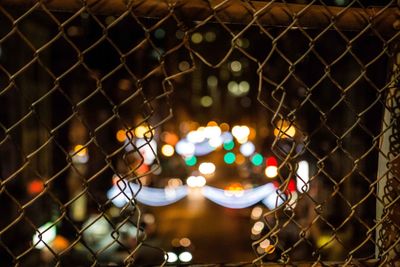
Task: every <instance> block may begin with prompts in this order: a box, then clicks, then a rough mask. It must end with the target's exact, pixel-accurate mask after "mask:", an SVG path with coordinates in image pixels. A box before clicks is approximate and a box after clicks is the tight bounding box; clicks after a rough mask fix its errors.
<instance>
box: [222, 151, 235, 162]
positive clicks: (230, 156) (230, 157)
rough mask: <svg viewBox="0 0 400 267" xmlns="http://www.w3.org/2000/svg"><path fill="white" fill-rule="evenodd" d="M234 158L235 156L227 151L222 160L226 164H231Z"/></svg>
mask: <svg viewBox="0 0 400 267" xmlns="http://www.w3.org/2000/svg"><path fill="white" fill-rule="evenodd" d="M235 160H236V156H235V154H233V153H232V152H228V153H226V154H225V156H224V161H225V163H226V164H232V163H234V162H235Z"/></svg>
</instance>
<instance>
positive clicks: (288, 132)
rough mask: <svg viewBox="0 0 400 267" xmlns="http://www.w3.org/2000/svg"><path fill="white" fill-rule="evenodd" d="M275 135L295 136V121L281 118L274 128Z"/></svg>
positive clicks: (281, 136)
mask: <svg viewBox="0 0 400 267" xmlns="http://www.w3.org/2000/svg"><path fill="white" fill-rule="evenodd" d="M274 135H275V136H276V137H279V138H293V137H294V136H295V135H296V128H295V127H294V126H293V123H290V122H288V121H284V120H280V121H278V123H277V124H276V128H275V129H274Z"/></svg>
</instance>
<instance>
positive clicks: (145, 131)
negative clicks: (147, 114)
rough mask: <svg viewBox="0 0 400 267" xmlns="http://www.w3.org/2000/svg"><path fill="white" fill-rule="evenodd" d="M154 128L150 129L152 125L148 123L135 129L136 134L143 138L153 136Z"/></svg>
mask: <svg viewBox="0 0 400 267" xmlns="http://www.w3.org/2000/svg"><path fill="white" fill-rule="evenodd" d="M154 133H155V131H154V129H151V130H150V127H149V126H147V125H140V126H138V127H136V129H135V135H136V137H138V138H143V137H145V136H146V137H147V138H151V137H152V136H154Z"/></svg>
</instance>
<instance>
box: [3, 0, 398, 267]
mask: <svg viewBox="0 0 400 267" xmlns="http://www.w3.org/2000/svg"><path fill="white" fill-rule="evenodd" d="M370 2H371V3H370V4H368V5H366V4H365V3H364V2H363V1H358V0H354V1H322V0H321V1H269V2H266V1H265V2H264V1H228V0H218V1H216V0H215V1H214V0H210V1H202V0H196V1H153V0H146V1H122V0H103V1H94V0H93V1H72V0H68V1H66V0H63V1H61V0H50V1H40V0H37V1H33V0H32V1H28V0H18V1H15V0H13V1H11V0H0V25H2V26H1V27H0V129H1V130H0V155H1V158H0V178H1V187H0V211H1V214H2V216H1V220H0V248H1V249H0V251H1V254H0V258H3V259H4V262H6V264H8V265H14V266H34V265H38V263H39V262H40V264H45V265H44V266H95V265H102V264H109V263H117V264H119V265H124V266H134V265H140V264H154V262H150V263H149V262H145V261H144V262H143V261H142V262H141V259H140V257H139V256H140V254H141V251H144V250H152V251H154V254H155V255H158V258H157V260H158V263H157V264H158V265H165V264H167V260H166V258H164V256H166V251H165V250H164V248H162V247H158V246H153V245H151V244H150V243H149V242H147V241H146V229H145V226H144V223H143V216H142V215H143V212H144V211H143V210H142V208H140V206H139V205H137V200H136V198H135V197H133V198H132V199H130V201H129V202H128V203H127V204H126V205H124V206H123V207H122V208H121V209H118V211H117V212H116V211H115V208H114V209H113V203H112V199H107V197H106V193H105V192H106V190H107V188H108V187H109V186H110V185H111V183H112V182H114V183H116V184H117V185H118V186H120V187H121V188H125V187H129V184H128V183H127V182H128V181H129V182H135V183H138V184H139V185H140V186H142V183H143V182H144V181H145V178H146V176H148V175H151V174H152V173H154V172H156V171H157V168H160V165H161V163H160V160H159V158H158V156H157V153H156V152H157V151H156V148H154V146H153V145H152V141H154V140H156V139H157V138H156V136H157V135H159V132H160V129H162V128H163V127H164V126H165V125H166V124H167V122H168V121H170V120H171V119H172V118H173V117H174V115H176V114H177V112H174V103H176V102H179V101H181V102H182V101H183V102H184V101H186V100H187V97H189V98H190V97H191V93H189V94H186V95H184V96H183V97H182V96H180V95H179V94H181V93H180V92H181V91H182V90H183V88H182V87H184V85H187V84H185V82H183V80H185V79H193V81H194V82H193V83H192V86H193V87H196V85H195V83H196V82H198V80H199V79H202V78H201V73H200V72H199V70H201V69H205V68H209V69H212V70H213V71H214V70H215V71H216V72H217V71H220V72H221V73H222V72H223V71H224V70H226V69H227V68H228V67H227V66H228V65H229V64H230V63H231V62H232V61H233V60H235V58H242V59H244V60H245V61H246V62H247V66H246V70H245V73H246V75H248V79H249V80H250V81H252V89H253V87H254V90H255V91H253V92H255V95H256V97H257V100H258V102H259V104H261V105H260V106H262V107H263V109H262V110H263V114H264V115H263V116H264V118H266V120H265V121H261V122H257V123H264V124H265V125H266V126H268V128H269V129H275V130H276V131H277V134H276V135H275V136H272V137H270V138H269V141H268V142H267V143H268V144H269V145H270V150H271V151H272V152H273V154H274V155H275V156H276V157H277V158H278V159H279V166H278V181H279V182H278V191H279V192H280V193H279V194H280V197H281V200H282V201H283V202H284V205H282V206H280V207H278V208H276V209H273V210H269V211H267V212H266V213H265V214H264V216H263V219H264V222H265V224H266V225H267V230H266V231H264V232H263V233H262V235H259V236H258V237H257V240H255V241H254V242H253V244H252V247H253V250H254V255H255V257H254V260H253V262H252V263H253V264H263V263H265V262H274V263H276V264H288V263H293V262H301V261H302V262H307V263H308V264H309V265H313V266H325V265H324V264H325V262H326V261H330V262H335V263H332V264H343V265H355V266H359V265H357V264H360V263H365V264H368V262H370V263H371V264H378V265H380V266H385V264H389V265H390V266H396V265H395V264H398V261H399V253H400V252H399V242H400V238H399V233H400V231H399V228H400V222H399V220H398V218H399V194H398V192H399V164H398V163H399V90H398V88H399V67H398V62H397V61H396V55H397V54H396V53H398V40H399V36H400V33H399V28H400V16H399V7H398V5H397V4H396V2H395V1H386V2H385V3H384V4H382V3H378V1H377V3H372V2H373V1H370ZM373 4H379V5H380V6H374V5H373ZM333 5H336V6H333ZM372 6H373V7H372ZM160 29H162V31H163V35H164V36H167V38H166V39H164V40H163V41H160V40H158V39H157V38H156V37H155V34H156V32H157V31H158V30H160ZM210 29H214V30H215V29H216V31H217V32H218V37H219V38H220V39H218V41H217V44H211V41H210V43H209V44H207V42H203V43H201V41H200V42H199V41H196V40H195V39H193V36H194V35H196V34H199V33H200V34H201V35H200V36H202V35H205V34H206V33H208V32H210ZM201 38H203V37H201ZM210 38H211V37H210ZM213 38H214V39H215V38H216V37H215V36H214V37H213ZM211 39H212V38H211ZM246 42H250V43H251V46H249V45H248V44H246ZM182 60H185V62H186V63H187V66H184V67H182V66H178V63H179V61H182ZM391 62H392V63H391ZM393 66H394V67H393ZM199 73H200V74H199ZM193 77H194V78H193ZM196 77H197V80H196ZM199 77H200V78H199ZM253 85H254V86H253ZM255 88H257V89H255ZM219 90H225V89H222V86H221V88H219ZM175 99H178V100H175ZM189 102H190V101H189ZM253 104H254V103H253ZM132 114H134V118H132ZM384 118H387V119H384ZM140 127H142V128H141V129H145V130H144V131H142V133H141V135H142V136H141V137H143V140H145V142H143V143H140V144H138V143H137V142H135V140H136V138H138V137H139V136H138V133H137V131H136V130H137V129H138V128H140ZM292 127H294V129H295V130H296V135H295V136H293V135H291V134H290V133H289V129H291V128H292ZM117 130H122V137H121V138H122V140H123V142H118V141H114V139H115V138H114V134H115V132H116V131H117ZM272 131H273V130H272ZM272 131H271V132H272ZM111 140H113V141H111ZM144 147H147V148H149V149H150V151H151V153H152V154H153V155H154V158H155V163H154V164H153V167H152V168H151V169H148V170H145V171H143V170H141V168H142V167H143V166H144V162H145V158H144V157H143V154H142V153H141V152H140V151H141V149H143V148H144ZM88 157H90V159H88ZM299 159H307V160H308V161H310V162H313V163H315V168H314V170H312V171H311V173H312V175H311V178H310V181H307V182H305V186H304V187H303V189H298V190H297V191H298V192H296V191H293V190H290V186H291V185H290V183H291V181H292V180H293V179H296V178H299V179H301V177H298V175H297V174H296V172H297V170H298V168H299V164H298V161H299ZM88 160H89V161H88ZM378 165H379V166H378ZM378 169H379V170H378ZM113 176H114V180H111V179H109V178H110V177H113ZM381 183H382V184H383V185H384V190H383V191H382V190H381V191H380V190H378V185H379V184H381ZM131 191H132V189H131ZM382 192H383V193H382ZM121 194H124V193H121ZM125 197H127V198H129V197H128V196H126V195H125ZM375 209H377V210H375ZM379 209H380V210H379ZM111 213H112V214H111ZM47 221H51V223H50V224H47V225H46V227H45V228H40V229H39V227H40V226H41V225H43V224H44V223H45V222H47ZM85 221H86V222H85ZM99 224H101V225H102V226H103V227H106V228H105V230H104V231H106V235H108V237H109V239H108V242H106V243H101V242H99V241H96V240H91V239H90V237H88V233H89V232H90V231H91V228H93V227H95V226H96V225H99ZM104 225H106V226H104ZM127 226H128V227H130V228H129V229H136V230H135V233H130V234H131V235H133V236H135V240H134V241H132V240H131V239H129V238H127V237H126V232H127V230H126V229H127ZM53 227H57V228H60V229H63V231H65V232H64V235H65V240H64V239H62V238H59V239H55V240H54V241H52V242H51V243H50V242H46V241H45V240H44V238H43V236H44V235H45V233H46V232H50V231H52V229H53ZM35 233H36V234H37V235H38V241H37V243H36V244H34V242H32V236H33V235H34V234H35ZM265 242H268V244H270V246H267V247H265ZM38 244H39V245H42V246H44V247H45V249H44V251H45V252H43V251H41V252H40V251H39V250H38V249H37V248H38V247H37V246H38ZM250 249H251V248H250ZM76 259H78V260H76ZM152 260H154V259H152ZM2 261H3V260H2ZM8 265H7V266H8ZM40 266H42V265H40Z"/></svg>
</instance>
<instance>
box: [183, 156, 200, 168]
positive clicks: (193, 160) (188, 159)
mask: <svg viewBox="0 0 400 267" xmlns="http://www.w3.org/2000/svg"><path fill="white" fill-rule="evenodd" d="M185 163H186V165H188V166H194V165H196V163H197V158H196V157H195V156H191V157H186V158H185Z"/></svg>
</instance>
